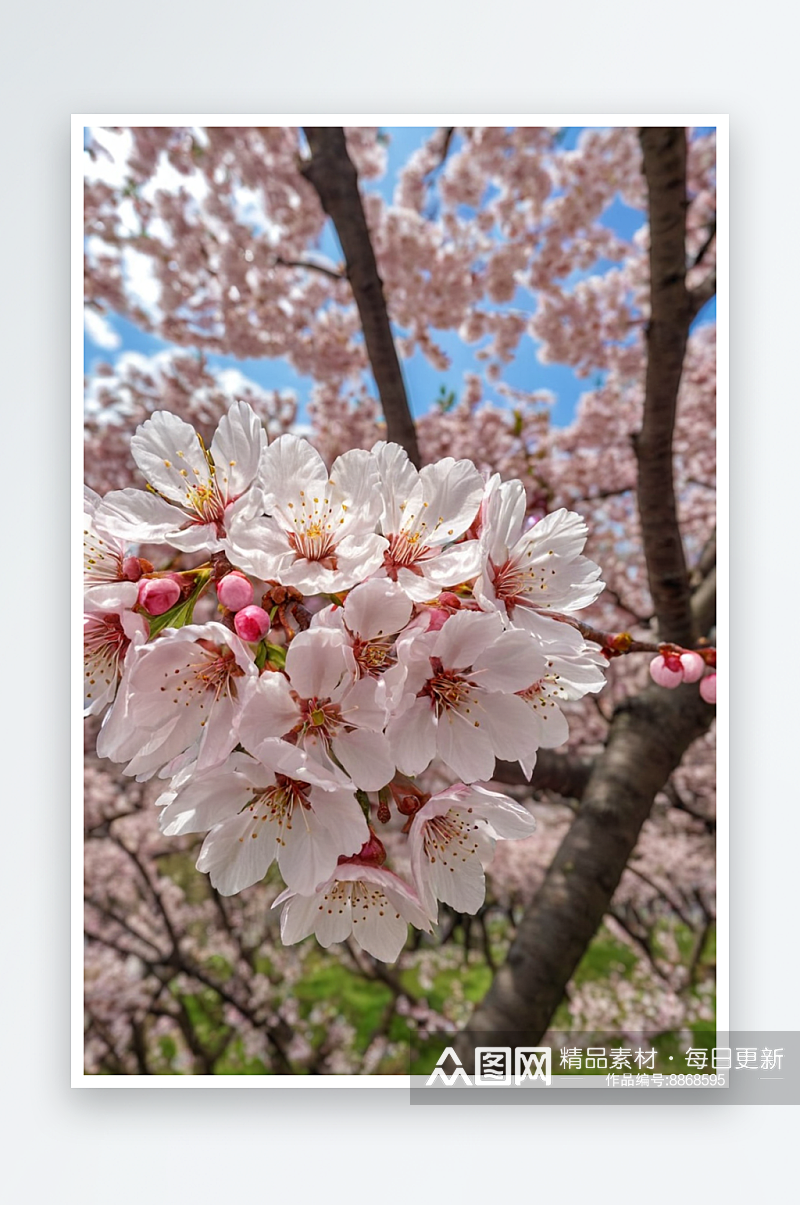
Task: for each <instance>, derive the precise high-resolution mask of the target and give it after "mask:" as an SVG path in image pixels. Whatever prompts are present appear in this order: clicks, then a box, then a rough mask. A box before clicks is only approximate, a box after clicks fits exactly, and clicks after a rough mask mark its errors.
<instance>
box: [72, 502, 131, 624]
mask: <svg viewBox="0 0 800 1205" xmlns="http://www.w3.org/2000/svg"><path fill="white" fill-rule="evenodd" d="M101 501H102V499H101V498H100V496H99V495H98V494H96V493H95V492H94V490H90V489H89V488H88V486H84V487H83V599H84V607H85V608H86V609H87V610H90V611H112V610H115V609H116V610H117V611H119V610H121V609H122V610H130V609H131V608H132V607H135V606H136V598H137V595H138V590H139V588H138V586H137V584H136V582H135V581H131V580H130V579H129V578H128V577H127V576H126V574H125V559H126V558H125V545H124V544H123V543H122V542H121V541H120V540H118V539H117V538H116V536H114V535H112V534H111V533H110V532H108V531H105V530H104V529H103V528H102V527H99V526H98V524H97V520H96V512H97V508H98V506H99V505H100V503H101Z"/></svg>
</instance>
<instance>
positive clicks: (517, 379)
mask: <svg viewBox="0 0 800 1205" xmlns="http://www.w3.org/2000/svg"><path fill="white" fill-rule="evenodd" d="M434 132H435V131H434V127H432V126H430V127H429V126H406V127H391V128H389V129H388V130H387V131H386V133H387V134H388V136H389V141H388V146H387V152H388V164H387V171H386V174H385V176H384V177H383V178H382V179H381V180H379V181H366V182H364V187H365V189H366V190H368V191H377V192H380V193H381V194H382V195H383V196H384V198H385V199H386V200H387V201H391V198H392V194H393V191H394V186H395V181H396V178H397V173H398V171H399V169H400V168H401V167H402V166H403V165H404V164H405V163H406V162H407V160H408V158H409V155H410V154H411V153H412V151H414V150H416V149H417V147H419V146H420V145H421V144H422V143H423V142H424V141H425V140H426V139H427V138H429V137H430V135H431V134H433V133H434ZM579 135H580V129H577V128H573V129H568V130H566V132H565V135H564V142H563V145H564V146H565V147H567V148H568V149H571V148H573V147H574V146H575V144H576V143H577V140H578V137H579ZM456 145H457V143H456ZM603 221H604V223H605V224H606V225H608V226H609V227H610V228H611V229H612V230H614V231H615V232H616V233H617V234H619V235H620V236H621V237H623V238H630V237H631V236H632V235H633V234H634V232H635V231H636V230H638V229H639V227H640V226H641V225H642V222H643V214H642V213H641V212H640V211H638V210H634V209H631V208H629V207H628V206H627V205H625V204H624V203H623V202H622V201H621V200H620V199H619V198H617V199H616V200H615V201H614V202H613V204H612V205H611V206H610V207H609V209H608V210H607V211H606V213H605V215H604V217H603ZM319 250H320V251H322V252H324V253H325V254H326V255H329V256H330V257H331V258H332V259H335V260H340V259H341V258H342V256H341V251H340V250H339V246H338V241H337V239H336V236H335V233H334V231H333V228H332V226H331V223H330V222H329V223H328V224H327V226H326V229H325V232H324V234H323V238H322V240H321V244H320V248H319ZM608 266H609V264H608V263H606V262H604V261H600V262H599V263H598V265H597V266H596V267H595V268H593V269H592V271H593V272H597V271H602V270H604V269H605V268H607V267H608ZM583 275H586V276H588V275H590V273H588V272H587V273H584V274H583ZM578 278H579V277H578V276H577V275H576V280H577V279H578ZM530 306H531V299H530V295H529V294H527V293H525V292H524V291H522V290H519V291H518V294H517V297H515V299H514V301H513V302H511V303H509V308H510V307H514V308H517V309H523V310H524V309H529V308H530ZM499 308H502V307H499ZM715 318H716V301H711V302H710V303H709V304H708V305H707V306H706V307H705V308H704V309H703V310H702V311H701V313H700V314H699V315H698V318H697V319H696V320H695V321H696V324H701V323H704V322H709V321H714V320H715ZM108 321H109V324H110V325H111V327H112V328H113V331H114V333H115V334H116V336H117V337H118V338H119V340H120V346H119V347H118V348H117V349H116V350H115V351H109V350H105V349H104V348H103V347H101V346H100V345H99V343H97V342H95V340H94V339H93V338H92V336H91V335H90V334H89V333H86V334H85V336H84V364H85V366H86V371H87V372H89V373H91V371H92V368H93V366H94V365H96V364H97V363H99V362H100V361H103V360H106V361H107V360H111V362H112V363H113V360H114V358H115V357H116V356H117V355H119V354H121V353H123V352H126V351H136V352H141V353H143V354H144V355H152V354H154V353H155V352H158V351H162V350H164V349H166V348H168V347H170V346H171V345H170V344H169V343H167V342H165V341H164V340H163V339H159V338H157V337H156V336H154V335H150V334H147V333H146V332H144V331H141V330H139V329H138V328H137V327H136V326H134V325H133V324H132V323H131V322H128V321H127V320H126V319H124V318H122V317H120V316H119V315H117V314H109V315H108ZM433 335H434V338H435V340H436V342H437V343H438V344H439V345H440V346H441V347H442V348H443V349H444V351H445V352H446V353H447V354H448V355H449V356H450V359H451V365H450V368H449V369H448V370H447V371H446V372H441V371H440V370H439V369H436V368H434V367H433V366H432V365H431V364H430V363H429V362H428V361H427V360H426V359H425V357H424V356H423V355H422V353H421V352H419V351H417V352H415V354H414V355H413V356H411V357H410V358H408V359H404V360H402V367H403V373H404V376H405V381H406V389H407V392H408V396H409V401H410V404H411V409H412V411H413V413H414V415H415V416H417V417H418V416H419V415H421V414H425V413H426V412H427V411H428V410H430V409H431V408H432V407H433V406H434V405H435V400H436V398H437V396H438V395H439V393H440V391H441V389H442V388H444V390H445V391H446V392H449V391H450V390H452V391H454V392H455V394H456V396H459V395H460V391H461V388H462V383H463V374H464V373H465V372H467V371H472V372H478V373H479V374H480V373H481V370H482V364H481V361H478V360H476V359H475V352H476V350H477V349H478V347H479V346H480V345H479V344H473V345H469V346H468V345H467V344H465V343H463V342H462V341H461V339H459V337H458V335H457V334H456V332H455V331H434V332H433ZM207 358H208V361H209V364H210V365H211V366H212V367H214V368H237V369H239V370H240V371H241V372H242V373H244V374H245V376H247V377H250V378H251V379H252V380H254V381H255V382H257V383H258V384H259V385H261V386H262V387H264V388H266V389H286V388H292V389H294V390H295V391H296V393H297V395H298V401H299V411H300V415H299V416H300V417H301V419H302V416H303V412H304V402H305V401H306V400H307V399H308V397H309V394H310V391H311V387H312V385H313V381H312V378H311V377H308V376H302V375H300V374H299V373H297V372H295V370H294V369H293V368H292V366H291V365H290V364H289V363H288V362H287V361H286V360H285V359H277V360H266V359H261V360H238V359H235V358H234V357H233V356H218V355H211V354H209V355H208V356H207ZM503 377H504V380H505V382H506V383H507V384H509V385H511V386H513V387H515V388H518V389H522V390H525V391H527V392H532V391H535V390H540V389H547V390H550V391H551V392H552V393H553V394H554V395H555V398H556V402H555V405H554V408H553V411H552V419H553V421H554V422H555V423H556V424H557V425H565V424H567V423H569V422H570V421H571V419H572V417H573V415H574V413H575V408H576V406H577V402H578V399H579V397H580V395H581V394H582V393H584V392H585V391H586V390H587V389H590V388H592V387H593V386H594V385H595V384H596V380H597V378H592V377H589V378H585V377H584V378H579V377H577V376H576V375H575V373H574V372H573V370H572V369H571V368H569V367H567V366H565V365H559V364H541V363H540V362H539V360H538V359H537V355H536V346H535V344H534V342H533V341H532V340H531V339H530V338H529V337H527V336H523V338H522V340H521V341H520V345H519V350H518V352H517V355H516V358H515V360H514V362H513V363H512V364H510V365H507V366H506V368H505V370H504V374H503ZM370 384H371V381H370ZM372 390H373V392H374V386H373V387H372ZM485 396H486V398H487V400H490V401H494V402H497V403H499V404H501V405H502V404H505V403H504V401H503V399H502V397H501V396H500V395H498V394H497V393H495V392H494V391H493V390H492V388H491V386H489V385H488V384H487V387H486V391H485Z"/></svg>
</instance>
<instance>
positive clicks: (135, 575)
mask: <svg viewBox="0 0 800 1205" xmlns="http://www.w3.org/2000/svg"><path fill="white" fill-rule="evenodd" d="M122 576H123V577H124V578H125V580H126V582H138V580H139V578H140V577H141V576H142V565H141V562H140V560H139V558H138V556H126V557H125V560H124V561H123V562H122Z"/></svg>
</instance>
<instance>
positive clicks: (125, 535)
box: [96, 490, 188, 544]
mask: <svg viewBox="0 0 800 1205" xmlns="http://www.w3.org/2000/svg"><path fill="white" fill-rule="evenodd" d="M96 518H97V521H98V522H99V523H102V525H103V526H104V527H105V528H106V529H107V530H108V531H110V532H111V533H112V534H113V535H115V536H118V537H119V538H120V539H123V540H128V541H130V542H131V543H133V544H147V543H151V544H164V543H169V542H170V541H171V539H172V536H174V535H175V534H176V533H177V532H178V531H179V530H180V528H181V527H183V526H184V525H185V524H187V523H188V518H187V516H186V514H185V513H184V512H183V511H182V510H179V509H178V508H177V507H176V506H172V505H171V504H170V503H169V502H165V501H164V499H163V498H158V497H157V496H156V495H155V494H148V493H145V491H144V490H112V491H111V493H110V494H106V496H105V498H104V499H103V501H102V502H101V503H100V505H99V507H98V508H97V515H96Z"/></svg>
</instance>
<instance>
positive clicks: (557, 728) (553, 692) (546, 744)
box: [517, 624, 608, 778]
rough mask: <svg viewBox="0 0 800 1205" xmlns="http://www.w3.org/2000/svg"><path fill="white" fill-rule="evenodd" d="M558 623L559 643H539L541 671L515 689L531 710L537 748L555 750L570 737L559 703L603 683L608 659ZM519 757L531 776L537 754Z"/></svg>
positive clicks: (580, 695) (583, 693) (595, 647)
mask: <svg viewBox="0 0 800 1205" xmlns="http://www.w3.org/2000/svg"><path fill="white" fill-rule="evenodd" d="M558 626H559V631H558V633H557V635H558V636H559V640H558V642H557V643H550V644H546V645H544V644H543V645H542V652H543V654H544V656H545V669H544V673H542V674H541V675H540V676H539V677H538V678H537V679H536V681H535V682H532V683H531V684H530V686H528V687H526V689H525V690H521V691H518V692H517V694H518V695H519V697H520V698H521V699H524V700H525V702H526V703H527V704H528V706H529V707H530V709H531V721H532V724H533V727H534V731H535V734H536V745H537V748H539V749H556V748H557V747H558V746H559V745H563V744H564V743H565V742H566V740H567V738H568V737H569V724H568V722H567V717H566V716H565V715H564V713H563V711H562V710H561V704H562V703H567V702H574V701H575V700H577V699H582V698H583V697H584V695H587V694H597V692H598V691H600V690H602V689H603V687H604V686H605V682H606V679H605V672H606V669H607V668H608V662H607V660H606V658H605V657H604V656H603V655H602V653H601V652H600V649H599V647H598V645H596V644H591V643H588V642H586V641H585V640H584V639H583V637H582V636H581V634H580V632H578V631H576V629H575V628H573V627H570V626H569V625H568V624H559V625H558ZM518 760H519V763H520V765H521V767H522V769H523V771H524V773H525V775H526V776H527V777H528V778H530V777H531V774H532V773H533V769H534V766H535V764H536V755H535V754H534V755H533V756H530V755H527V756H523V757H520V758H519V759H518Z"/></svg>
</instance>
